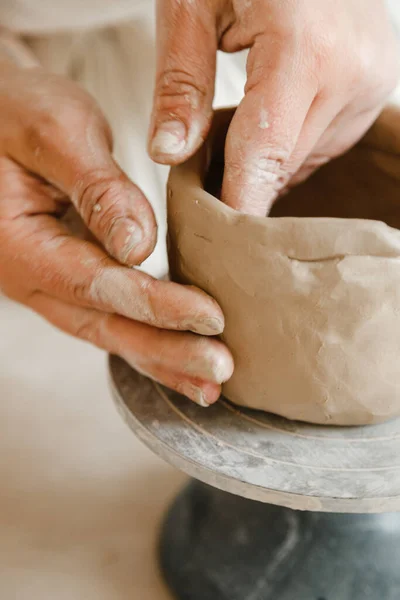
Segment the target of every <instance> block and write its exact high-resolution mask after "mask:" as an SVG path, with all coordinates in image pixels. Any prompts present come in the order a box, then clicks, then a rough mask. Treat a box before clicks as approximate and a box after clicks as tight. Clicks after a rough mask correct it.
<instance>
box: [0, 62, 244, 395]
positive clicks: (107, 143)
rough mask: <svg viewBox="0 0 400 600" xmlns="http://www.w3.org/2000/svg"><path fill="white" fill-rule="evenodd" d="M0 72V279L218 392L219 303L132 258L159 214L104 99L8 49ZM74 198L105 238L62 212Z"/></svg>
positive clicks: (121, 350)
mask: <svg viewBox="0 0 400 600" xmlns="http://www.w3.org/2000/svg"><path fill="white" fill-rule="evenodd" d="M0 74H1V76H0V287H1V288H2V290H3V291H4V292H5V294H6V295H8V296H9V297H11V298H13V299H15V300H17V301H19V302H21V303H23V304H25V305H26V306H28V307H30V308H32V309H33V310H35V311H36V312H38V313H39V314H41V315H43V316H44V317H45V318H46V319H47V320H48V321H50V322H51V323H53V324H54V325H56V326H57V327H59V328H60V329H62V330H64V331H66V332H68V333H70V334H72V335H75V336H77V337H79V338H82V339H84V340H87V341H90V342H92V343H93V344H96V345H97V346H99V347H100V348H104V349H105V350H107V351H109V352H111V353H115V354H118V355H120V356H122V357H123V358H124V359H125V360H127V361H128V362H129V363H130V364H131V365H132V366H134V367H135V368H136V369H138V370H139V371H141V372H143V373H145V374H146V375H148V376H150V377H152V378H153V379H156V380H157V381H160V382H161V383H163V384H165V385H167V386H169V387H171V388H173V389H175V390H178V391H179V392H181V393H183V394H186V395H187V396H189V397H190V398H191V399H192V400H194V401H195V402H198V403H199V404H201V405H203V406H206V405H208V404H210V403H212V402H214V401H215V400H217V398H218V396H219V394H220V384H221V382H223V381H225V380H226V379H228V378H229V377H230V375H231V374H232V369H233V365H232V358H231V355H230V353H229V352H228V350H227V349H226V348H225V346H224V345H223V344H222V343H221V342H219V341H217V340H214V339H208V338H206V337H203V335H204V336H207V335H215V334H218V333H221V331H222V330H223V327H224V319H223V315H222V312H221V310H220V308H219V307H218V305H217V304H216V303H215V301H214V300H212V299H211V298H209V297H208V296H207V295H206V294H204V293H203V292H201V291H200V290H197V289H195V288H190V287H184V286H179V285H177V284H175V283H169V282H162V281H157V280H155V279H153V278H152V277H150V276H148V275H146V274H144V273H142V272H140V271H138V270H134V269H131V268H130V267H132V266H133V265H137V264H139V263H140V262H142V261H143V260H144V259H145V258H146V257H147V256H148V255H149V254H150V253H151V252H152V250H153V248H154V245H155V242H156V222H155V219H154V215H153V212H152V210H151V208H150V205H149V204H148V202H147V200H146V198H145V197H144V195H143V194H142V192H141V191H140V190H139V189H138V188H137V187H136V186H135V185H134V184H133V183H132V182H131V181H130V180H129V179H128V178H127V176H126V175H125V174H124V173H123V172H122V171H121V170H120V168H119V167H118V166H117V164H116V163H115V162H114V160H113V158H112V155H111V133H110V131H109V128H108V126H107V123H106V122H105V119H104V117H103V116H102V114H101V112H100V110H99V108H98V107H97V106H96V104H95V102H94V101H93V99H92V98H91V97H90V96H89V95H87V94H86V93H85V92H84V91H83V90H81V89H80V88H78V87H77V86H75V85H74V84H73V83H72V82H69V81H67V80H64V79H62V78H59V77H56V76H52V75H49V74H46V73H45V72H44V71H43V70H41V69H39V68H37V69H36V68H35V69H31V70H30V69H25V70H23V69H20V68H17V67H16V66H15V65H13V64H11V63H8V62H6V61H3V62H1V61H0ZM71 201H72V203H73V204H74V206H75V208H76V210H77V211H78V212H79V214H80V216H81V217H82V219H83V221H84V222H85V224H86V225H87V227H88V228H89V229H90V231H91V233H92V234H93V235H94V236H95V238H97V240H98V242H99V244H96V243H90V242H88V241H84V240H81V239H78V238H76V237H74V236H72V235H71V232H70V231H69V230H68V229H67V228H66V227H65V225H63V223H62V222H61V220H60V217H61V216H62V214H63V213H64V212H65V209H66V208H67V207H68V205H69V204H70V202H71ZM100 244H101V245H102V246H103V247H104V248H106V250H107V253H106V252H105V251H104V250H103V249H102V248H101V247H100ZM121 263H122V264H121ZM191 332H195V333H197V334H203V335H195V333H191Z"/></svg>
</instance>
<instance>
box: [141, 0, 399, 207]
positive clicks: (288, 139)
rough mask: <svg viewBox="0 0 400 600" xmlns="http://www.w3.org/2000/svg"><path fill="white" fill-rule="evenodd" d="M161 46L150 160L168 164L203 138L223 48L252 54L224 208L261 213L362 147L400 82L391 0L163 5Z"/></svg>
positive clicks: (234, 130) (232, 136)
mask: <svg viewBox="0 0 400 600" xmlns="http://www.w3.org/2000/svg"><path fill="white" fill-rule="evenodd" d="M158 45H159V48H158V57H159V58H158V70H157V83H156V92H155V100H154V110H153V119H152V126H151V130H150V154H151V156H152V157H153V158H154V160H156V161H158V162H161V163H167V164H176V163H180V162H182V161H183V160H185V159H187V158H188V157H189V156H190V155H192V154H193V153H194V152H195V151H196V149H197V148H198V147H199V145H200V144H201V143H202V140H203V139H204V138H205V136H206V134H207V131H208V128H209V125H210V119H211V116H212V111H211V104H212V99H213V93H214V79H215V59H216V51H217V48H220V49H222V50H223V51H225V52H235V51H238V50H241V49H244V48H250V52H249V56H248V63H247V84H246V88H245V97H244V99H243V101H242V102H241V104H240V106H239V108H238V110H237V112H236V114H235V116H234V118H233V121H232V123H231V126H230V129H229V132H228V137H227V142H226V154H225V176H224V182H223V189H222V199H223V200H224V201H225V202H226V203H227V204H228V205H230V206H231V207H233V208H235V209H238V210H240V211H243V212H247V213H251V214H254V215H265V214H266V213H267V212H268V210H269V209H270V207H271V204H272V203H273V201H274V200H275V199H276V197H277V196H278V195H279V194H280V193H281V192H282V191H284V190H285V189H286V188H287V187H288V186H289V187H290V186H293V185H296V184H297V183H299V182H301V181H303V180H304V179H305V178H307V177H308V176H309V175H310V174H311V173H312V172H313V171H314V170H315V169H317V168H318V167H320V166H321V165H323V164H324V163H326V162H327V161H329V160H330V159H332V158H334V157H336V156H338V155H340V154H342V153H344V152H345V151H346V150H347V149H349V148H350V147H351V146H352V145H354V144H355V143H356V142H357V141H358V140H359V138H360V137H362V135H363V134H364V133H365V132H366V131H367V129H368V128H369V127H370V125H371V124H372V123H373V121H374V120H375V119H376V117H377V116H378V114H379V112H380V111H381V109H382V107H383V105H384V103H385V101H386V99H387V97H388V96H389V94H390V92H391V90H392V89H393V88H394V87H395V84H396V82H397V78H398V56H399V49H398V45H397V41H396V39H395V35H394V32H393V30H392V27H391V24H390V22H389V18H388V15H387V11H386V7H385V2H384V0H337V1H335V2H324V1H321V0H204V1H202V2H189V1H187V2H182V1H180V0H159V1H158Z"/></svg>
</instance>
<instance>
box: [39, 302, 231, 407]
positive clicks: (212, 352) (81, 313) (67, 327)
mask: <svg viewBox="0 0 400 600" xmlns="http://www.w3.org/2000/svg"><path fill="white" fill-rule="evenodd" d="M29 306H30V308H32V309H33V310H35V311H36V312H38V313H39V314H41V315H42V316H44V317H45V318H46V319H47V320H48V321H50V322H51V323H52V324H53V325H55V326H56V327H58V328H60V329H62V330H63V331H65V332H66V333H69V334H72V335H74V336H76V337H78V338H80V339H83V340H85V341H88V342H91V343H93V344H95V345H96V346H98V347H100V348H103V349H104V350H106V351H108V352H111V353H112V354H118V355H119V356H121V357H122V358H124V359H125V360H126V361H127V362H128V363H129V364H130V365H131V366H133V367H134V368H136V369H137V370H139V371H140V372H142V373H144V374H145V375H147V376H149V377H151V378H152V379H155V380H156V381H159V382H160V383H162V384H164V385H166V386H168V387H170V388H172V389H174V390H176V391H178V392H180V393H182V394H185V395H187V396H188V397H189V398H191V399H192V400H193V401H195V402H197V403H198V404H200V405H201V406H209V405H210V404H212V403H213V402H215V401H216V400H217V399H218V397H219V395H220V391H221V383H223V382H224V381H227V380H228V379H229V378H230V377H231V375H232V372H233V360H232V357H231V355H230V353H229V351H228V350H227V348H225V346H224V345H223V344H222V343H221V342H218V341H216V340H208V339H207V338H202V337H199V336H195V335H193V334H184V333H177V332H170V331H160V330H157V329H154V328H152V327H149V326H147V325H142V324H140V323H136V322H134V321H129V320H127V319H124V318H123V317H120V316H116V315H107V314H105V313H101V312H97V311H94V310H90V309H87V308H77V307H74V306H71V305H69V304H66V303H64V302H61V301H59V300H57V299H54V298H51V297H48V296H46V295H45V294H41V293H38V294H35V295H34V296H32V297H31V298H30V301H29Z"/></svg>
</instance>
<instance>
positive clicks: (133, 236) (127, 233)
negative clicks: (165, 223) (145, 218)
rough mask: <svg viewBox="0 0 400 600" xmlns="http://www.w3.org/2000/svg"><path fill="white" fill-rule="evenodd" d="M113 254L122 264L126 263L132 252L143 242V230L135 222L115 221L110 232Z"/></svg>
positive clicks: (129, 220) (126, 220)
mask: <svg viewBox="0 0 400 600" xmlns="http://www.w3.org/2000/svg"><path fill="white" fill-rule="evenodd" d="M110 239H111V244H112V247H113V254H114V255H115V256H117V257H118V258H119V260H121V261H122V262H124V263H126V262H128V258H129V255H130V253H131V252H132V250H134V249H135V248H137V246H139V244H140V243H141V242H142V241H143V230H142V228H141V227H140V225H139V224H138V223H136V221H133V220H132V219H124V220H123V221H117V223H116V224H115V226H114V227H112V229H111V232H110Z"/></svg>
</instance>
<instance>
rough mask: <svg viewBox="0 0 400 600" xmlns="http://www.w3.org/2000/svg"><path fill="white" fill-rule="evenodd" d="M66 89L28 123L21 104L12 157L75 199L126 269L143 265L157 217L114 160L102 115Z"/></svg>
mask: <svg viewBox="0 0 400 600" xmlns="http://www.w3.org/2000/svg"><path fill="white" fill-rule="evenodd" d="M38 73H39V74H38V77H40V75H41V73H40V71H38ZM37 85H38V86H40V85H41V82H40V79H39V80H38V83H37ZM67 85H68V84H67V83H66V82H65V81H64V80H60V81H59V80H58V79H56V78H55V79H54V81H53V83H52V86H51V88H50V91H49V92H48V94H51V95H52V97H53V98H56V99H57V105H56V107H55V106H54V100H53V102H52V103H51V104H50V105H47V104H46V101H45V100H43V103H42V104H39V105H37V106H33V107H30V110H31V112H30V113H29V119H28V116H27V113H28V112H29V111H27V110H26V106H25V105H23V104H22V105H21V106H19V105H18V103H16V104H17V105H16V108H15V115H14V117H15V118H14V121H13V123H14V125H13V123H11V119H10V131H9V132H7V131H6V132H5V138H6V139H7V155H8V156H10V157H11V158H13V159H14V160H15V161H17V162H18V163H19V164H21V165H23V166H24V167H25V168H27V169H28V170H29V171H31V172H34V173H36V174H38V175H40V176H41V177H42V178H44V179H45V180H46V181H48V182H50V183H51V184H53V185H54V186H55V187H57V188H58V189H60V190H61V191H62V192H63V193H64V194H65V195H67V196H68V197H70V198H71V200H72V202H73V203H74V205H75V207H76V209H77V210H78V212H79V213H80V215H81V216H82V218H83V220H84V221H85V223H86V225H87V226H88V228H89V229H90V230H91V232H92V233H93V234H94V235H95V237H96V238H97V239H98V240H99V241H100V242H101V243H102V245H103V246H104V247H105V248H106V249H107V251H108V252H109V253H110V255H112V256H114V257H115V258H116V259H117V260H118V261H119V262H121V263H124V264H127V265H135V264H140V263H141V262H142V261H143V260H144V259H145V258H147V256H148V255H149V254H151V252H152V251H153V249H154V246H155V243H156V239H157V227H156V221H155V217H154V214H153V211H152V209H151V207H150V205H149V203H148V202H147V200H146V198H145V196H144V194H143V193H142V192H141V190H140V189H139V188H138V187H137V186H136V185H134V184H133V183H132V182H131V181H130V180H129V178H128V177H127V176H126V174H125V173H123V171H122V170H121V169H120V168H119V166H118V165H117V164H116V163H115V161H114V160H113V158H112V155H111V135H110V132H109V129H108V125H107V123H106V122H105V120H104V118H103V116H102V114H101V112H100V110H99V109H98V108H97V106H96V105H95V103H94V102H92V101H91V100H90V99H89V97H88V96H87V95H86V94H85V93H84V92H83V91H82V92H80V91H79V90H78V91H77V89H76V88H75V86H73V87H72V89H71V93H70V97H68V87H66V86H67ZM71 86H72V84H71ZM43 95H44V98H46V95H45V94H43ZM32 113H33V114H32ZM15 120H17V121H18V123H19V127H18V128H16V127H15Z"/></svg>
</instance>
